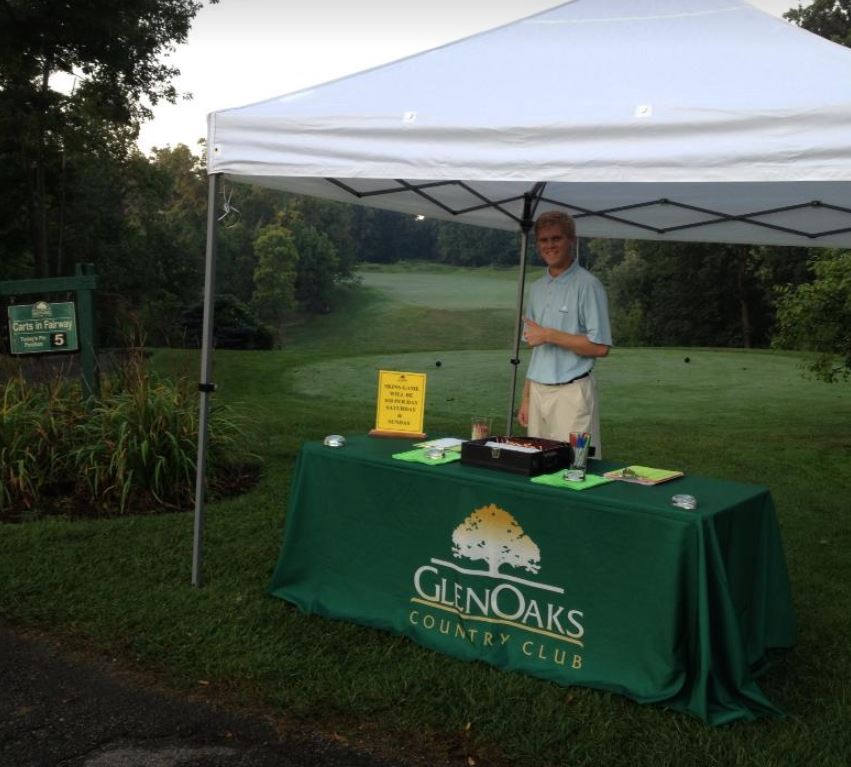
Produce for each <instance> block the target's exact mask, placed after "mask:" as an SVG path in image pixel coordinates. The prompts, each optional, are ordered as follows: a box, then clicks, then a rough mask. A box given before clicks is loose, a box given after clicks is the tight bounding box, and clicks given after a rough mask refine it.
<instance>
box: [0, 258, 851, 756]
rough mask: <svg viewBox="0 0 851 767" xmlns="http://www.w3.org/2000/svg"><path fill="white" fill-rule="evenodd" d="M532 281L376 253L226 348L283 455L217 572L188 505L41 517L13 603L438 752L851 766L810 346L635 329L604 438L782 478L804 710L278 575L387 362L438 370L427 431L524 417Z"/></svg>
mask: <svg viewBox="0 0 851 767" xmlns="http://www.w3.org/2000/svg"><path fill="white" fill-rule="evenodd" d="M514 280H515V273H514V272H513V271H497V270H493V271H492V270H478V271H464V270H450V269H447V270H439V269H435V270H431V271H423V270H408V271H405V270H387V271H384V272H379V271H369V272H365V273H364V282H363V286H362V287H360V288H357V289H352V290H350V291H348V292H347V293H345V295H344V296H343V297H342V300H341V303H340V305H339V307H338V308H337V309H336V310H335V311H334V312H333V313H332V314H330V315H327V316H322V317H318V318H315V319H312V320H311V321H310V322H308V323H306V324H303V325H299V326H296V327H294V328H293V329H292V331H291V338H290V343H288V344H287V346H286V348H285V349H283V350H282V351H276V352H217V353H216V355H215V361H214V369H215V374H214V379H215V380H216V382H217V383H218V385H219V391H218V393H217V394H215V395H214V402H215V401H224V402H228V403H230V404H233V405H235V406H237V407H238V408H239V409H240V411H241V412H242V413H245V414H246V415H247V416H249V417H250V418H251V419H252V421H253V426H252V429H253V434H252V435H251V439H252V441H253V444H254V446H255V449H256V451H257V452H258V453H259V454H261V455H262V457H263V459H264V462H265V469H264V477H263V480H262V482H261V484H260V485H259V486H258V487H256V488H255V489H254V490H253V491H252V492H251V493H249V494H247V495H245V496H242V497H240V498H236V499H231V500H228V501H223V502H217V503H213V504H211V505H209V506H208V509H207V523H206V532H205V566H204V571H205V579H206V585H205V588H203V589H202V590H196V589H193V588H192V587H191V585H190V583H189V579H190V567H191V550H192V515H191V513H187V514H163V515H159V516H151V517H144V518H143V517H136V518H125V519H122V518H115V519H108V520H103V521H97V522H72V521H66V520H43V521H37V522H33V523H29V524H22V525H16V526H5V527H2V528H0V616H2V617H3V618H4V619H5V620H8V621H9V622H11V623H12V624H13V625H16V626H18V627H21V628H23V629H32V630H38V631H41V632H45V633H47V634H49V635H51V636H53V637H56V638H58V639H59V640H61V641H62V643H63V645H64V646H65V647H68V648H70V649H77V650H80V649H88V650H90V651H94V652H95V653H97V654H99V655H104V656H105V657H109V658H115V659H116V663H117V664H118V665H120V666H121V667H123V668H125V669H130V670H134V671H138V672H141V673H142V674H143V675H144V676H145V678H147V679H149V680H151V681H152V682H154V683H156V684H159V685H162V686H165V687H167V688H169V689H172V690H175V691H178V692H180V693H191V694H193V695H197V696H199V697H204V698H209V699H213V700H217V701H221V702H223V703H226V704H229V705H238V706H246V707H249V708H251V709H254V710H259V711H261V712H263V713H265V714H268V715H270V716H272V717H274V718H275V719H276V720H277V721H278V722H279V723H280V724H281V726H282V727H310V728H314V729H317V730H319V731H322V732H324V733H326V734H328V735H332V736H334V737H337V738H345V739H347V740H350V741H352V742H355V743H357V742H368V743H371V744H382V746H383V747H384V748H386V749H387V751H388V752H389V753H392V754H395V755H397V756H399V757H400V758H402V759H404V758H413V757H417V758H419V759H421V760H422V763H423V764H433V765H442V764H457V765H462V764H465V765H468V767H472V766H473V765H497V766H500V767H502V766H507V765H516V766H517V767H543V766H546V765H564V766H565V767H566V766H567V765H571V766H574V765H588V766H589V767H590V766H591V765H607V766H614V765H624V766H626V765H630V766H631V767H632V766H635V765H646V766H647V767H650V766H651V765H653V766H654V767H655V766H658V765H670V766H671V767H675V766H676V767H680V766H682V765H700V766H703V765H719V766H723V767H726V766H727V765H759V766H764V767H767V766H768V765H776V766H777V767H786V766H787V765H809V764H818V765H819V766H820V767H832V766H834V765H835V766H836V767H840V766H842V767H846V765H848V764H849V762H851V735H849V732H851V727H849V726H848V725H849V722H851V691H849V686H851V642H849V637H851V557H849V554H848V552H849V547H851V501H849V498H851V386H849V385H848V384H841V385H827V384H822V383H817V382H812V381H808V380H806V379H803V378H802V377H801V375H800V372H799V367H798V365H799V362H800V357H799V356H797V355H794V354H777V353H771V352H766V351H750V352H746V351H737V350H708V349H620V348H618V349H615V350H614V351H613V352H612V354H611V355H610V356H609V357H608V358H606V359H604V360H602V361H601V362H600V364H599V365H598V373H597V377H598V382H599V386H600V390H601V397H602V407H603V440H604V450H605V453H606V455H607V457H609V458H623V459H625V460H629V461H633V462H639V463H646V464H648V465H656V466H661V467H664V468H680V469H684V470H686V471H687V472H692V473H698V474H704V475H709V476H717V477H724V478H730V479H738V480H742V481H747V482H755V483H759V484H764V485H767V486H768V487H770V488H771V490H772V493H773V496H774V500H775V503H776V505H777V510H778V515H779V518H780V523H781V527H782V532H783V537H784V544H785V550H786V556H787V562H788V564H789V569H790V575H791V579H792V588H793V592H794V597H795V606H796V610H797V617H798V621H799V630H800V633H799V641H798V644H797V646H796V647H795V648H794V649H792V650H790V651H782V652H777V653H776V654H775V655H774V656H773V659H774V665H773V667H772V668H771V669H770V671H769V672H768V674H767V675H766V676H765V677H763V678H762V680H761V682H760V684H761V685H762V687H763V688H764V689H765V691H766V693H767V695H768V696H769V697H770V698H771V699H772V700H773V701H774V702H775V703H777V704H778V705H779V706H780V707H781V708H783V709H784V710H785V711H786V712H787V716H786V717H785V718H783V719H763V720H759V721H757V722H750V723H738V724H733V725H731V726H727V727H723V728H716V729H712V728H708V727H706V726H705V725H704V724H703V723H702V722H700V721H697V720H695V719H692V718H690V717H688V716H686V715H683V714H679V713H675V712H671V711H668V710H665V709H663V708H661V707H659V706H639V705H637V704H635V703H633V702H631V701H629V700H627V699H626V698H623V697H621V696H618V695H614V694H610V693H604V692H597V691H594V690H589V689H584V688H564V687H559V686H557V685H555V684H551V683H547V682H543V681H540V680H536V679H531V678H528V677H524V676H520V675H517V674H512V673H506V672H502V671H497V670H496V669H493V668H490V667H488V666H486V665H483V664H479V663H462V662H461V661H457V660H454V659H451V658H448V657H445V656H442V655H439V654H437V653H435V652H432V651H430V650H425V649H422V648H419V647H417V646H416V645H414V644H412V643H411V642H409V641H408V640H406V639H403V638H400V637H396V636H392V635H390V634H385V633H382V632H380V631H376V630H371V629H367V628H362V627H359V626H354V625H351V624H347V623H343V622H337V621H329V620H326V619H322V618H317V617H305V616H303V615H301V614H300V613H299V612H297V610H296V609H295V608H293V607H291V606H289V605H287V604H286V603H284V602H282V601H280V600H277V599H273V598H271V597H268V596H267V595H266V594H265V588H266V585H267V583H268V580H269V577H270V575H271V571H272V569H273V567H274V564H275V561H276V558H277V554H278V549H279V544H280V536H281V531H282V526H283V520H284V514H285V509H286V503H287V493H288V486H289V480H290V476H291V470H292V465H293V461H294V459H295V456H296V454H297V452H298V449H299V446H300V444H301V443H302V442H303V441H305V440H313V439H320V438H321V437H323V436H324V435H326V434H328V433H332V432H338V433H341V434H362V433H365V432H366V431H368V430H369V429H370V428H371V427H372V425H373V420H374V410H375V385H376V378H377V371H378V370H379V369H381V368H389V369H394V370H395V369H398V370H411V371H422V372H426V373H427V374H428V398H427V414H426V429H427V431H428V432H429V433H430V434H433V435H442V434H457V435H459V436H463V435H466V433H467V431H468V428H469V426H468V423H469V417H470V415H471V414H474V413H479V412H485V413H490V414H492V415H494V416H495V417H496V419H497V424H496V428H497V429H498V430H502V429H504V426H505V424H504V421H505V415H506V413H507V409H508V387H509V384H510V380H511V365H510V363H509V358H510V357H511V343H512V339H513V323H514V308H513V307H514V301H515V297H516V286H515V282H514ZM616 332H617V329H615V333H616ZM521 356H522V365H521V369H522V368H524V367H525V364H526V360H527V356H528V355H527V354H526V353H525V351H524V352H523V354H522V355H521ZM154 361H155V364H156V365H157V366H158V367H159V368H160V369H161V370H163V371H170V372H185V373H187V374H188V375H190V376H192V377H193V378H195V377H197V375H198V374H197V365H198V355H197V353H192V352H184V351H177V350H160V351H158V352H157V353H156V354H155V357H154ZM438 361H440V363H441V364H440V366H438V365H437V362H438ZM521 376H522V370H521ZM521 381H522V378H520V379H518V383H520V382H521ZM600 555H601V556H604V555H605V553H604V552H601V554H600ZM468 760H472V761H468Z"/></svg>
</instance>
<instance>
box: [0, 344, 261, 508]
mask: <svg viewBox="0 0 851 767" xmlns="http://www.w3.org/2000/svg"><path fill="white" fill-rule="evenodd" d="M0 416H2V420H0V480H2V490H0V514H4V515H6V516H20V515H21V514H25V513H30V514H38V513H55V512H71V513H82V514H112V513H127V512H130V511H134V512H144V511H155V510H176V509H187V508H190V507H191V505H192V503H193V499H194V494H195V467H196V453H197V439H198V403H197V396H196V394H195V392H194V390H193V387H192V386H191V384H190V383H189V381H188V379H185V378H179V379H176V380H170V379H160V378H158V377H157V376H155V375H153V374H152V373H150V372H149V371H148V369H147V368H146V366H145V363H144V359H143V357H141V356H137V357H135V358H133V359H131V360H130V361H129V362H127V363H126V364H125V366H124V367H123V368H122V369H121V370H120V371H119V373H118V374H116V375H115V376H112V377H110V378H108V379H106V380H104V382H103V384H102V393H101V397H100V398H99V399H98V400H97V401H94V402H90V403H85V402H83V401H82V398H81V396H80V393H79V386H77V385H76V384H74V383H71V382H64V381H56V382H52V383H50V384H48V385H45V384H37V385H32V386H29V385H27V384H26V383H25V382H24V380H23V379H22V378H20V377H17V378H13V379H10V380H8V381H7V382H6V384H5V385H4V386H3V389H2V411H0ZM209 434H210V438H209V442H208V450H209V453H208V454H209V460H208V476H209V478H210V481H211V482H212V483H215V484H216V485H218V486H221V485H223V484H227V483H226V482H223V479H222V477H223V476H225V475H227V474H228V473H229V472H237V473H241V474H244V468H245V466H246V464H255V463H256V461H257V458H256V456H253V455H251V454H249V453H248V452H247V451H245V449H244V448H243V447H242V446H243V445H244V444H245V443H246V440H245V439H244V437H243V432H242V428H241V426H240V424H239V423H238V421H237V419H235V418H234V417H233V416H232V415H231V414H230V412H229V410H228V409H227V408H225V407H222V406H219V407H215V408H212V409H211V412H210V429H209Z"/></svg>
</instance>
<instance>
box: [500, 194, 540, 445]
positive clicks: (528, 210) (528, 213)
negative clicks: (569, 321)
mask: <svg viewBox="0 0 851 767" xmlns="http://www.w3.org/2000/svg"><path fill="white" fill-rule="evenodd" d="M544 187H545V184H535V186H534V188H533V189H532V191H531V192H526V193H525V194H524V195H523V220H522V221H521V222H520V276H519V278H518V280H517V322H516V324H515V327H514V354H513V355H512V357H511V397H510V398H509V401H508V418H507V419H506V427H505V435H506V436H507V437H510V436H511V430H512V427H513V424H514V403H515V401H516V399H517V366H518V365H519V364H520V339H521V338H522V337H523V293H524V292H525V289H526V261H527V260H528V259H527V256H528V254H529V232H530V231H531V229H532V225H533V220H532V219H533V216H534V215H535V208H536V207H537V204H538V200H540V198H541V195H542V194H543V193H544Z"/></svg>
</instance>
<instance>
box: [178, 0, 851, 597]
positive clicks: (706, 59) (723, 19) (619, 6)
mask: <svg viewBox="0 0 851 767" xmlns="http://www.w3.org/2000/svg"><path fill="white" fill-rule="evenodd" d="M849 129H851V50H848V49H846V48H843V47H841V46H838V45H835V44H833V43H830V42H827V41H825V40H823V39H822V38H819V37H817V36H815V35H812V34H810V33H808V32H805V31H803V30H801V29H799V28H797V27H794V26H792V25H790V24H787V23H786V22H784V21H781V20H779V19H776V18H774V17H772V16H769V15H767V14H765V13H763V12H762V11H759V10H757V9H755V8H753V7H752V6H750V5H748V4H747V3H746V2H743V0H572V1H571V2H567V3H564V4H562V5H559V6H557V7H555V8H553V9H551V10H549V11H545V12H543V13H539V14H536V15H534V16H530V17H528V18H526V19H522V20H520V21H517V22H514V23H511V24H508V25H505V26H503V27H499V28H497V29H494V30H491V31H488V32H483V33H481V34H477V35H474V36H472V37H469V38H466V39H464V40H461V41H458V42H455V43H451V44H449V45H445V46H442V47H440V48H436V49H434V50H431V51H427V52H425V53H421V54H417V55H415V56H411V57H409V58H406V59H403V60H401V61H397V62H394V63H391V64H387V65H384V66H381V67H377V68H374V69H371V70H368V71H366V72H362V73H359V74H355V75H351V76H349V77H344V78H342V79H339V80H336V81H333V82H330V83H327V84H325V85H321V86H318V87H315V88H309V89H306V90H302V91H298V92H296V93H292V94H289V95H285V96H280V97H277V98H273V99H269V100H268V101H263V102H260V103H257V104H251V105H248V106H244V107H239V108H235V109H227V110H223V111H220V112H215V113H213V114H211V115H210V116H209V133H208V144H207V146H208V149H209V154H208V172H209V174H210V196H209V213H208V235H207V237H208V244H207V268H206V281H205V314H204V334H203V342H202V343H203V355H202V369H201V384H200V387H199V388H200V389H201V429H200V430H201V435H200V437H199V447H198V485H197V492H196V530H195V540H196V547H195V557H194V559H193V582H194V583H196V585H199V584H200V537H201V531H202V524H203V483H204V475H205V470H206V466H205V460H206V420H207V407H208V395H209V393H210V392H211V391H212V388H213V387H212V384H211V383H210V372H211V338H212V295H213V275H214V271H215V251H216V247H215V244H216V215H215V200H216V190H217V182H218V179H219V178H220V177H221V176H223V175H224V176H226V177H229V178H231V179H233V180H234V181H240V182H245V183H250V184H258V185H262V186H266V187H271V188H276V189H282V190H286V191H289V192H294V193H299V194H305V195H311V196H317V197H323V198H327V199H333V200H341V201H345V202H358V203H360V204H364V205H370V206H374V207H379V208H385V209H390V210H395V211H400V212H405V213H410V214H415V215H425V216H429V217H435V218H440V219H448V220H453V221H458V222H463V223H469V224H475V225H480V226H487V227H494V228H501V229H519V230H520V232H521V234H522V248H521V250H522V252H521V256H520V280H519V286H518V302H517V303H518V309H517V311H518V321H517V329H516V330H517V332H516V334H515V348H514V355H513V358H512V363H513V364H514V366H515V368H514V371H515V383H513V384H512V389H511V397H510V403H509V424H510V422H511V412H512V410H513V405H514V396H515V385H516V365H517V362H518V360H517V357H518V350H519V344H520V324H521V323H520V319H521V317H522V296H523V282H524V280H525V263H526V248H527V240H528V232H529V230H530V228H531V223H532V219H533V217H534V214H535V211H536V209H539V207H540V209H543V208H561V209H563V210H566V211H568V212H569V213H571V214H572V215H573V216H574V218H575V219H576V221H577V227H578V231H579V234H580V235H581V236H583V237H614V238H632V239H661V240H664V239H670V240H679V241H682V240H690V241H699V242H739V243H754V244H775V245H807V246H812V245H825V246H843V247H851V130H849Z"/></svg>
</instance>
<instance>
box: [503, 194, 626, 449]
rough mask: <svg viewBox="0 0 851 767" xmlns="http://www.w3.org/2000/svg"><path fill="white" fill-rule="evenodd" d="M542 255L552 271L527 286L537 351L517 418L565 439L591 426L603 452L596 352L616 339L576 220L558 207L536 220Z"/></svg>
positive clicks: (535, 430)
mask: <svg viewBox="0 0 851 767" xmlns="http://www.w3.org/2000/svg"><path fill="white" fill-rule="evenodd" d="M535 242H536V244H537V248H538V255H539V256H540V257H541V260H543V262H544V263H545V264H546V265H547V273H546V274H545V275H544V276H543V277H541V278H540V279H539V280H536V281H535V282H534V283H533V284H532V287H531V289H530V291H529V304H528V308H527V312H526V319H525V321H524V322H525V327H524V333H523V337H524V339H525V340H526V342H527V343H528V344H529V346H531V347H532V359H531V360H530V362H529V369H528V371H527V373H526V382H525V384H524V386H523V399H522V401H521V403H520V409H519V411H518V413H517V420H518V421H520V425H521V426H525V427H526V429H527V433H528V434H529V436H532V437H543V438H545V439H555V440H560V441H567V440H568V438H569V436H570V432H572V431H576V432H589V433H590V434H591V444H592V445H593V446H594V447H595V449H596V453H595V455H596V457H597V458H599V457H601V455H602V450H601V441H600V412H599V408H598V405H597V385H596V383H595V381H594V378H593V376H592V375H591V370H592V369H593V367H594V360H595V359H596V358H597V357H605V356H606V355H607V354H608V353H609V347H610V346H611V345H612V330H611V327H610V325H609V307H608V299H607V298H606V290H605V288H604V287H603V285H602V283H601V282H600V281H599V280H598V279H597V278H596V277H595V276H594V275H593V274H591V272H589V271H588V270H587V269H583V268H582V267H581V266H580V265H579V263H578V262H577V261H576V260H575V258H574V252H575V246H576V225H575V224H574V222H573V219H572V218H571V217H570V216H569V215H568V214H567V213H562V212H560V211H555V210H552V211H547V212H546V213H542V214H541V215H540V216H539V217H538V220H537V221H536V222H535Z"/></svg>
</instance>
